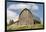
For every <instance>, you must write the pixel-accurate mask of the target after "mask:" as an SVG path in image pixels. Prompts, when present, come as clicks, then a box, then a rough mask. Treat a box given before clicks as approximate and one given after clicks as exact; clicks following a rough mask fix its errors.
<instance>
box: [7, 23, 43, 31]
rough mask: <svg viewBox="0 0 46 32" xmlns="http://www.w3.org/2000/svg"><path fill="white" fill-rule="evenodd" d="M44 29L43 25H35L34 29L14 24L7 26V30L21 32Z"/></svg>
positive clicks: (29, 26)
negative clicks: (22, 30)
mask: <svg viewBox="0 0 46 32" xmlns="http://www.w3.org/2000/svg"><path fill="white" fill-rule="evenodd" d="M36 28H43V25H42V24H35V25H34V26H33V27H32V26H31V25H16V24H12V25H9V26H7V30H21V29H36Z"/></svg>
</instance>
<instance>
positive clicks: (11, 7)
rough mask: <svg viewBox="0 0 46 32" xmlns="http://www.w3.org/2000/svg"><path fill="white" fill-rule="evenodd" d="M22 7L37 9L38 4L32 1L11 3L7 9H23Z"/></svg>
mask: <svg viewBox="0 0 46 32" xmlns="http://www.w3.org/2000/svg"><path fill="white" fill-rule="evenodd" d="M24 8H28V9H31V8H32V10H38V6H37V5H36V4H32V3H26V4H24V3H20V4H11V5H10V6H9V9H14V10H16V9H24Z"/></svg>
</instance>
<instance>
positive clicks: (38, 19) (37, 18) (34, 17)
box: [19, 8, 40, 21]
mask: <svg viewBox="0 0 46 32" xmlns="http://www.w3.org/2000/svg"><path fill="white" fill-rule="evenodd" d="M26 10H27V11H29V12H30V13H31V11H30V10H29V9H27V8H25V9H23V10H22V11H21V13H20V15H21V14H22V12H23V11H26ZM31 14H32V13H31ZM20 15H19V17H20ZM32 17H33V19H34V20H37V21H40V18H39V17H37V16H35V15H33V14H32Z"/></svg>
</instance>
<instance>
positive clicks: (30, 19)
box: [15, 8, 41, 25]
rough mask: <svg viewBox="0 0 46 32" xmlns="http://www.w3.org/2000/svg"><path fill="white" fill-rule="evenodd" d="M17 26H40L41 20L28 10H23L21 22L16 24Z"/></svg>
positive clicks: (20, 16)
mask: <svg viewBox="0 0 46 32" xmlns="http://www.w3.org/2000/svg"><path fill="white" fill-rule="evenodd" d="M15 23H16V24H17V25H34V24H40V23H41V22H40V18H38V17H36V16H34V15H33V14H32V13H31V11H30V10H29V9H27V8H25V9H23V10H22V11H21V13H20V15H19V20H18V21H16V22H15Z"/></svg>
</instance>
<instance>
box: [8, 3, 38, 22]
mask: <svg viewBox="0 0 46 32" xmlns="http://www.w3.org/2000/svg"><path fill="white" fill-rule="evenodd" d="M24 8H28V9H31V8H32V10H38V6H37V5H36V4H32V3H26V4H24V3H20V4H11V5H10V6H9V7H8V9H7V16H8V20H9V19H13V20H15V21H16V20H18V16H17V14H16V12H13V11H10V10H9V9H11V10H12V9H13V10H15V11H16V9H24ZM19 11H20V10H19ZM33 13H34V12H33ZM34 14H35V15H37V13H34Z"/></svg>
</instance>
